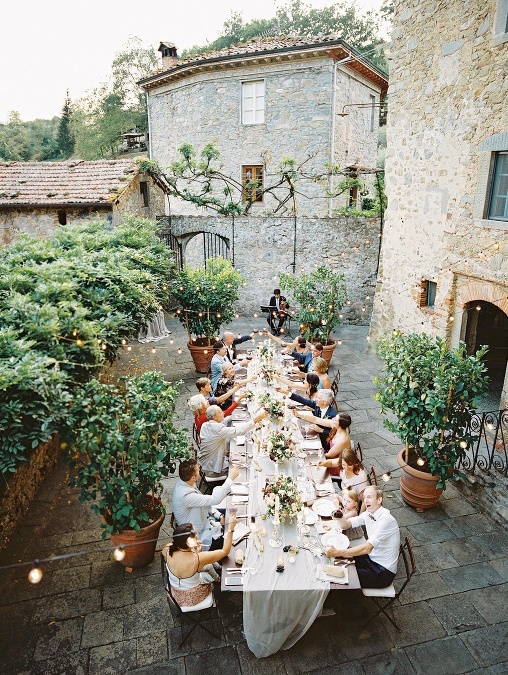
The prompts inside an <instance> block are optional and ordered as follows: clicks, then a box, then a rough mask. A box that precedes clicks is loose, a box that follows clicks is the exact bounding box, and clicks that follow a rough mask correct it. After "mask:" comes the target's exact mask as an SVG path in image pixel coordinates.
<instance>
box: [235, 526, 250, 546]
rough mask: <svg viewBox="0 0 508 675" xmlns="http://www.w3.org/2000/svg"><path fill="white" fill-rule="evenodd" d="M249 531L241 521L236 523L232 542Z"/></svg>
mask: <svg viewBox="0 0 508 675" xmlns="http://www.w3.org/2000/svg"><path fill="white" fill-rule="evenodd" d="M249 533H250V527H247V525H244V524H243V523H237V524H236V527H235V531H234V532H233V544H236V543H238V542H239V541H240V539H243V538H244V537H245V535H246V534H249Z"/></svg>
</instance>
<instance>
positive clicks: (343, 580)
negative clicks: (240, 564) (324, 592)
mask: <svg viewBox="0 0 508 675" xmlns="http://www.w3.org/2000/svg"><path fill="white" fill-rule="evenodd" d="M343 569H344V576H343V577H334V576H332V575H331V574H326V572H325V571H324V570H323V565H318V566H317V568H316V577H317V578H318V579H321V581H329V582H330V583H332V584H343V585H344V586H347V585H348V583H349V570H348V568H347V567H344V568H343ZM226 581H227V579H226Z"/></svg>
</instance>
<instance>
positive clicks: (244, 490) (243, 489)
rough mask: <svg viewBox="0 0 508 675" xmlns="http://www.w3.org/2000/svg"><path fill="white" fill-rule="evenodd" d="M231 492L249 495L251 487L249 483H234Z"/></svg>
mask: <svg viewBox="0 0 508 675" xmlns="http://www.w3.org/2000/svg"><path fill="white" fill-rule="evenodd" d="M231 494H232V495H248V494H249V488H248V487H247V485H236V484H235V483H233V485H232V486H231Z"/></svg>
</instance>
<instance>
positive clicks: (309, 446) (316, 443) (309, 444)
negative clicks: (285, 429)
mask: <svg viewBox="0 0 508 675" xmlns="http://www.w3.org/2000/svg"><path fill="white" fill-rule="evenodd" d="M322 447H323V446H322V445H321V439H320V438H304V439H303V442H302V448H304V449H305V450H319V449H320V448H322Z"/></svg>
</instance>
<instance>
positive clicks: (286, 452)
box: [267, 430, 295, 462]
mask: <svg viewBox="0 0 508 675" xmlns="http://www.w3.org/2000/svg"><path fill="white" fill-rule="evenodd" d="M267 450H268V456H269V457H270V459H271V460H272V461H273V462H285V461H286V460H288V459H291V458H292V457H294V454H295V443H294V441H293V439H292V438H291V434H289V433H288V432H286V431H282V430H277V431H272V433H271V434H270V435H269V436H268V445H267Z"/></svg>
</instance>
